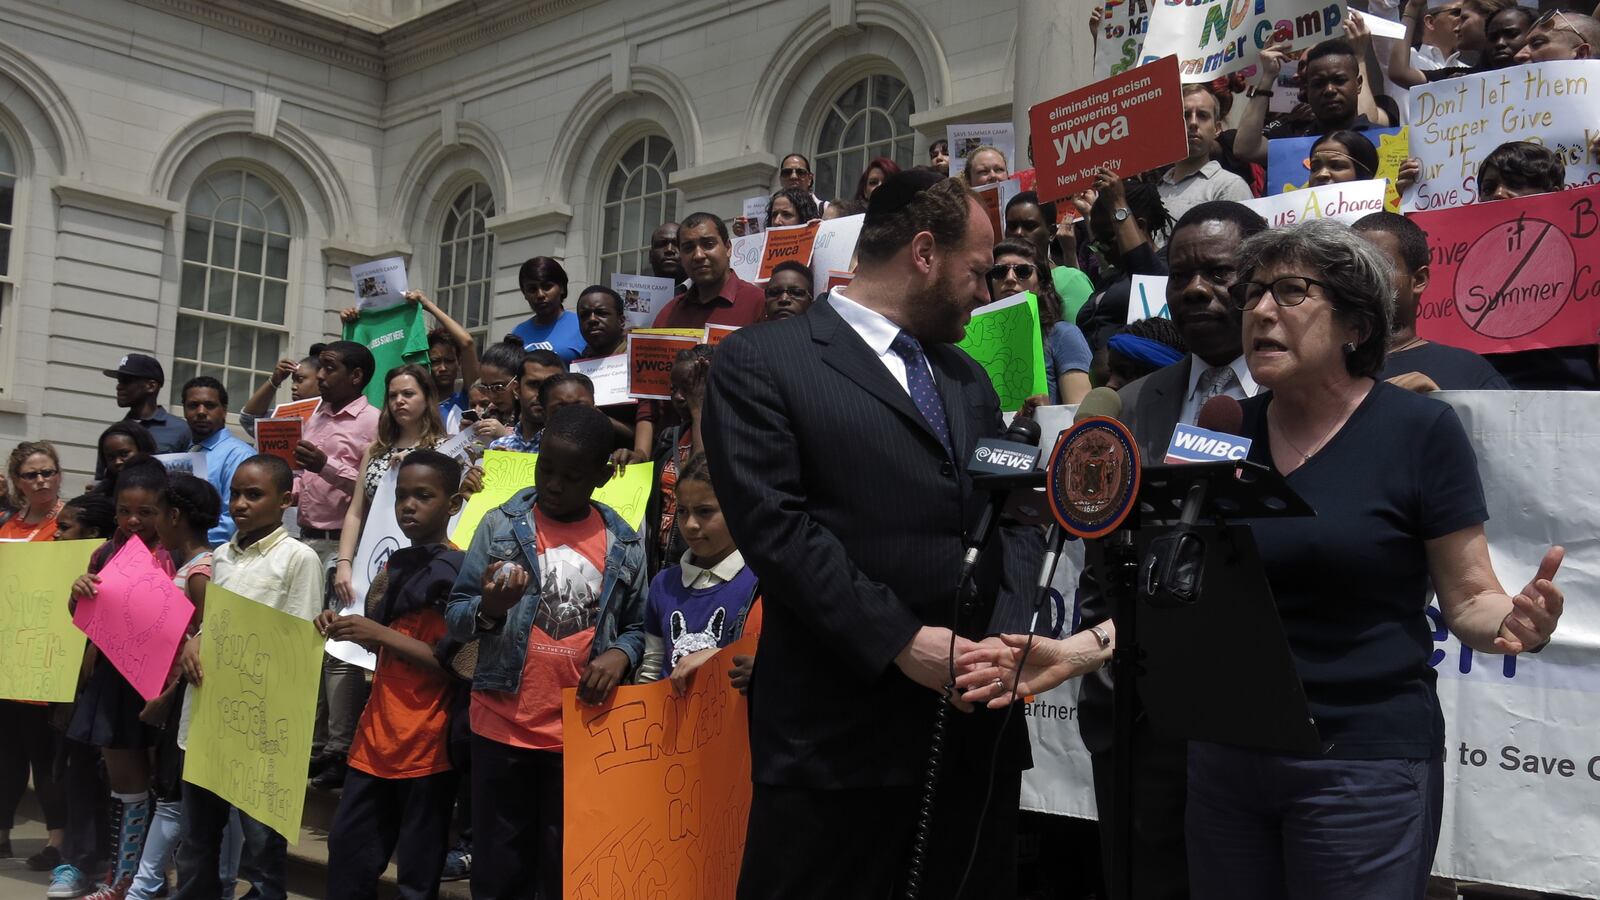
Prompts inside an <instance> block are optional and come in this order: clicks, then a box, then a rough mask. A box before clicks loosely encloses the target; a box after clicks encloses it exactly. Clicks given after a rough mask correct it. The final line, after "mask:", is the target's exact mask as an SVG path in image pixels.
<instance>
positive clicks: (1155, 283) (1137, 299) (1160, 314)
mask: <svg viewBox="0 0 1600 900" xmlns="http://www.w3.org/2000/svg"><path fill="white" fill-rule="evenodd" d="M1150 318H1156V319H1170V318H1172V310H1170V309H1168V308H1167V276H1165V275H1135V276H1133V284H1132V286H1131V287H1130V289H1129V291H1128V324H1130V325H1131V324H1132V323H1134V322H1137V321H1139V320H1140V319H1150Z"/></svg>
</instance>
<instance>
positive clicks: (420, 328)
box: [344, 302, 428, 409]
mask: <svg viewBox="0 0 1600 900" xmlns="http://www.w3.org/2000/svg"><path fill="white" fill-rule="evenodd" d="M344 339H345V340H347V341H355V342H356V343H358V344H360V345H361V346H363V347H366V348H367V349H368V350H371V351H372V359H373V361H374V362H375V363H376V364H377V365H376V366H375V367H374V369H373V373H372V378H371V380H369V381H368V382H367V389H366V395H367V400H368V401H370V402H371V403H372V405H373V406H376V407H378V408H379V409H382V408H383V401H384V396H383V391H384V384H385V382H386V381H387V380H388V376H389V370H390V369H394V368H398V367H399V366H403V365H405V364H406V363H413V362H414V363H421V364H422V365H424V366H426V365H427V364H428V325H427V322H426V321H424V319H423V314H422V305H421V304H418V303H410V302H407V303H402V304H400V305H399V306H391V307H389V308H388V309H380V310H375V311H374V310H366V311H363V312H362V313H361V318H359V319H356V320H355V321H354V322H351V323H349V324H347V325H345V326H344Z"/></svg>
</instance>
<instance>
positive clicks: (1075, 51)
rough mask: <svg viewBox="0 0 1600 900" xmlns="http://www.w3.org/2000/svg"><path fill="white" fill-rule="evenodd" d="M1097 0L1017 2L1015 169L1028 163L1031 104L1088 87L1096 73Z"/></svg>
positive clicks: (1013, 109) (1013, 93)
mask: <svg viewBox="0 0 1600 900" xmlns="http://www.w3.org/2000/svg"><path fill="white" fill-rule="evenodd" d="M1094 2H1095V0H1017V53H1016V58H1017V62H1016V72H1015V73H1014V74H1013V76H1012V90H1011V96H1012V101H1011V122H1012V125H1013V126H1014V127H1015V128H1016V132H1017V159H1016V160H1015V161H1013V162H1012V164H1011V170H1012V171H1014V172H1015V171H1019V170H1021V169H1026V168H1028V166H1029V162H1028V151H1027V146H1028V139H1029V138H1028V108H1029V107H1031V106H1033V105H1034V104H1035V103H1038V102H1040V101H1042V100H1048V99H1050V98H1051V97H1055V96H1058V95H1060V94H1064V93H1066V92H1067V91H1070V90H1072V89H1073V88H1079V87H1083V86H1085V85H1087V84H1088V83H1089V82H1090V80H1091V79H1092V78H1093V77H1094V45H1093V43H1092V42H1091V41H1090V39H1089V10H1090V9H1091V8H1093V4H1094Z"/></svg>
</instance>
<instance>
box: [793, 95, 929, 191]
mask: <svg viewBox="0 0 1600 900" xmlns="http://www.w3.org/2000/svg"><path fill="white" fill-rule="evenodd" d="M911 107H912V100H911V89H910V88H908V87H906V84H905V82H903V81H901V80H900V79H898V78H896V77H894V76H893V75H868V76H867V77H866V78H863V79H861V80H860V81H857V82H856V83H855V84H852V85H850V86H849V87H847V88H845V89H844V91H843V92H841V93H840V94H839V98H838V99H837V100H835V101H833V105H832V106H830V107H828V112H827V114H826V115H825V116H824V118H823V120H822V130H821V131H820V132H819V133H818V136H817V153H816V167H817V179H816V187H815V190H816V194H817V196H818V197H821V198H822V199H824V200H833V199H835V198H838V197H849V196H851V195H853V194H854V193H855V190H856V181H857V180H858V179H860V177H861V173H862V171H863V170H865V169H866V167H867V160H869V159H872V158H873V157H875V156H887V157H889V158H890V159H892V160H894V161H895V162H897V163H899V164H900V166H901V167H902V168H904V167H907V166H910V165H911V155H912V152H913V149H912V142H913V139H914V132H913V131H912V130H911V113H912V112H913V111H914V110H913V109H912V108H911Z"/></svg>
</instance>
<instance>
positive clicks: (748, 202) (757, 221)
mask: <svg viewBox="0 0 1600 900" xmlns="http://www.w3.org/2000/svg"><path fill="white" fill-rule="evenodd" d="M769 199H771V198H770V197H769V196H768V195H766V194H762V195H761V196H759V197H746V198H744V227H745V234H755V233H756V232H758V231H765V230H766V229H767V201H768V200H769Z"/></svg>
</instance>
